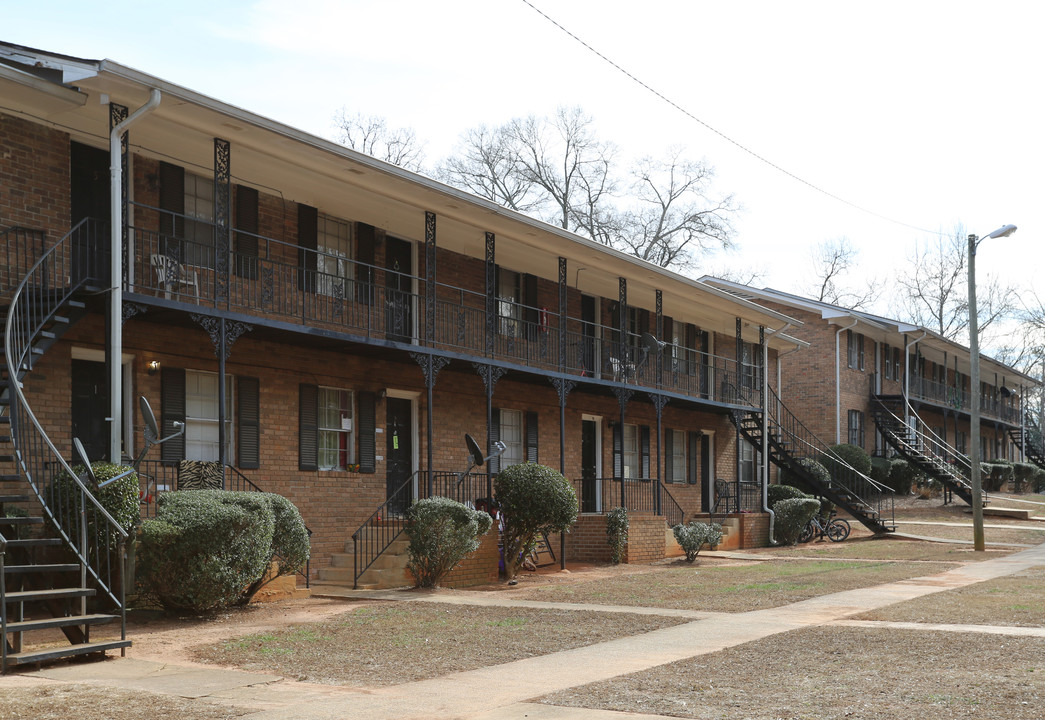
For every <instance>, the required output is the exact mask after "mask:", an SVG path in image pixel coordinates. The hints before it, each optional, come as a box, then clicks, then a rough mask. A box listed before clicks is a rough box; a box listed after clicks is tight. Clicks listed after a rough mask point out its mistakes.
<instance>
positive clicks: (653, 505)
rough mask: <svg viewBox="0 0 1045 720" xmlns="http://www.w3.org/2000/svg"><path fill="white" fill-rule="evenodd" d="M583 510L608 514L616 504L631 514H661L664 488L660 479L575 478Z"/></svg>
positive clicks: (581, 510) (583, 511) (574, 485)
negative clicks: (659, 481)
mask: <svg viewBox="0 0 1045 720" xmlns="http://www.w3.org/2000/svg"><path fill="white" fill-rule="evenodd" d="M572 482H573V489H574V492H576V493H577V499H578V503H579V505H580V507H579V508H578V509H579V510H580V512H582V513H608V512H609V511H610V510H612V509H613V508H615V507H623V508H626V509H627V511H628V512H629V513H645V514H649V515H658V514H660V513H659V509H660V507H661V505H662V500H663V493H661V492H659V490H661V489H662V488H663V486H662V485H658V480H657V479H656V478H625V479H623V480H621V479H620V478H590V479H582V480H573V481H572Z"/></svg>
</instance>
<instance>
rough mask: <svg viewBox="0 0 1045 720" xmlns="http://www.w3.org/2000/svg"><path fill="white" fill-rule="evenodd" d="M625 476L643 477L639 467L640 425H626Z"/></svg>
mask: <svg viewBox="0 0 1045 720" xmlns="http://www.w3.org/2000/svg"><path fill="white" fill-rule="evenodd" d="M624 477H626V478H639V477H642V472H641V469H640V468H639V426H638V425H625V426H624Z"/></svg>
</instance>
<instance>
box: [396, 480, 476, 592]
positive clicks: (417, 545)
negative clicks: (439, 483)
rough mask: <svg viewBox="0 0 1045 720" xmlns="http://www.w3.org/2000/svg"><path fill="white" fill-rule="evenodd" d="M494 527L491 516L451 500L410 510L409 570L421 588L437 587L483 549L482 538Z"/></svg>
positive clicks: (432, 500)
mask: <svg viewBox="0 0 1045 720" xmlns="http://www.w3.org/2000/svg"><path fill="white" fill-rule="evenodd" d="M492 524H493V519H492V518H491V517H490V516H489V515H488V514H487V513H485V512H481V511H479V510H473V509H472V508H470V507H468V506H467V505H464V504H463V503H459V502H457V501H455V500H451V499H450V498H444V497H431V498H425V499H423V500H418V501H417V502H416V503H414V504H413V505H412V506H410V509H409V510H408V511H407V514H406V534H407V537H409V538H410V550H409V552H410V559H409V560H408V561H407V565H406V566H407V569H409V570H410V572H412V573H413V574H414V580H415V583H416V585H417V587H421V588H430V587H435V586H436V585H437V584H438V583H439V581H440V580H442V579H443V578H444V577H445V576H446V574H447V573H448V572H450V571H451V570H453V569H454V568H455V567H457V565H458V564H459V563H460V562H461V561H462V560H463V559H464V558H465V557H467V556H468V555H469V554H471V553H473V552H475V551H476V550H478V549H479V538H481V537H482V536H483V535H485V534H486V533H487V532H488V531H489V530H490V526H491V525H492Z"/></svg>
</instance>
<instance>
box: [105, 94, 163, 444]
mask: <svg viewBox="0 0 1045 720" xmlns="http://www.w3.org/2000/svg"><path fill="white" fill-rule="evenodd" d="M159 104H160V91H159V90H157V89H155V88H153V89H152V91H151V92H150V93H149V101H148V102H147V103H145V104H144V105H142V106H141V107H140V108H138V109H137V110H135V111H134V112H133V113H132V114H131V115H130V116H129V117H127V119H125V120H123V121H121V122H119V123H117V124H116V126H115V127H114V128H113V129H112V131H110V133H109V216H110V217H109V226H110V227H111V228H112V234H111V235H110V237H109V280H110V282H111V283H112V288H111V290H110V293H111V295H110V296H109V327H110V335H111V337H110V338H109V352H110V355H111V358H112V362H110V364H109V365H110V367H109V422H110V424H109V462H112V463H114V464H118V463H119V462H120V460H121V457H120V456H121V454H122V447H123V446H122V442H121V441H122V439H123V197H122V195H123V193H122V189H123V166H122V163H121V158H120V136H121V135H123V132H124V131H125V130H126V129H127V128H129V127H130V126H131V125H133V124H134V123H135V122H137V121H138V120H139V119H140V118H142V117H143V116H145V115H147V114H149V113H150V112H152V111H153V110H155V109H156V108H157V106H159Z"/></svg>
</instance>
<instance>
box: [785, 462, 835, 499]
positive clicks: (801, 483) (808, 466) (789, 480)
mask: <svg viewBox="0 0 1045 720" xmlns="http://www.w3.org/2000/svg"><path fill="white" fill-rule="evenodd" d="M795 462H796V463H797V464H798V465H799V466H801V467H802V468H803V469H804V470H805V472H807V473H809V474H810V475H812V476H813V478H814V479H815V480H816V481H817V482H818V483H820V484H821V485H827V484H828V483H830V482H831V473H829V472H828V471H827V468H825V467H824V466H823V465H821V464H820V463H819V462H818V461H816V460H814V459H813V458H805V457H803V458H798V459H797V460H796V461H795ZM780 484H781V485H790V486H792V487H796V488H798V489H799V490H802V491H804V492H807V493H809V492H817V489H816V488H815V487H813V486H811V485H810V484H809V483H808V482H806V479H805V476H803V475H799V474H798V473H796V472H794V471H792V470H790V469H786V468H784V469H781V471H780ZM770 507H772V503H770Z"/></svg>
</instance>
